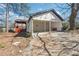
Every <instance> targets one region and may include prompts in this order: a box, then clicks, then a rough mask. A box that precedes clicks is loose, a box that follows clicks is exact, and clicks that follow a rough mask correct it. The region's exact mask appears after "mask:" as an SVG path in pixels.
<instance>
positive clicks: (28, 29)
mask: <svg viewBox="0 0 79 59" xmlns="http://www.w3.org/2000/svg"><path fill="white" fill-rule="evenodd" d="M27 32H32V20H31V21H30V22H29V23H28V25H27Z"/></svg>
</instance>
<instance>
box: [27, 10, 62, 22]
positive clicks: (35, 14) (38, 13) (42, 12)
mask: <svg viewBox="0 0 79 59" xmlns="http://www.w3.org/2000/svg"><path fill="white" fill-rule="evenodd" d="M48 12H53V13H54V14H55V15H56V16H57V17H58V18H59V19H60V20H61V21H63V18H62V17H61V16H60V15H59V14H58V13H57V12H56V11H55V10H54V9H51V10H46V11H41V12H37V13H34V14H32V15H31V16H30V17H29V20H28V22H29V21H30V20H31V18H32V17H34V16H37V15H41V14H44V13H48Z"/></svg>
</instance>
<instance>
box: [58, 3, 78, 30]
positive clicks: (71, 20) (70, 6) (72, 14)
mask: <svg viewBox="0 0 79 59" xmlns="http://www.w3.org/2000/svg"><path fill="white" fill-rule="evenodd" d="M65 5H67V6H65V7H62V6H59V5H57V7H58V8H60V9H61V11H62V12H63V13H62V14H68V13H67V12H68V11H69V10H70V15H69V16H68V18H69V30H74V29H75V19H76V16H77V13H78V11H79V3H66V4H65ZM63 10H64V11H63Z"/></svg>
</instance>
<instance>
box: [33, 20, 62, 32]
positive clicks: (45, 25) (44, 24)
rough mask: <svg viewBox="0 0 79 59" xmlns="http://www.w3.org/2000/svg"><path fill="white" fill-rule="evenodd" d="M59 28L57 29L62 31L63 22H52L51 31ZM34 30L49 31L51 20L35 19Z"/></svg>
mask: <svg viewBox="0 0 79 59" xmlns="http://www.w3.org/2000/svg"><path fill="white" fill-rule="evenodd" d="M54 29H57V31H61V29H62V23H61V22H51V31H53V30H54ZM33 31H34V32H46V31H49V21H39V20H38V21H37V20H34V21H33Z"/></svg>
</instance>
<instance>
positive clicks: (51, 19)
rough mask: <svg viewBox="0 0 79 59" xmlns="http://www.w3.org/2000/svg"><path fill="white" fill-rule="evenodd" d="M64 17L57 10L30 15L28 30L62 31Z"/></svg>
mask: <svg viewBox="0 0 79 59" xmlns="http://www.w3.org/2000/svg"><path fill="white" fill-rule="evenodd" d="M62 21H63V19H62V18H61V17H60V15H59V14H58V13H57V12H56V11H55V10H47V11H42V12H37V13H35V14H33V15H32V16H30V18H29V20H28V25H27V32H29V33H31V34H33V33H34V32H47V31H53V30H55V31H61V30H62Z"/></svg>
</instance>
